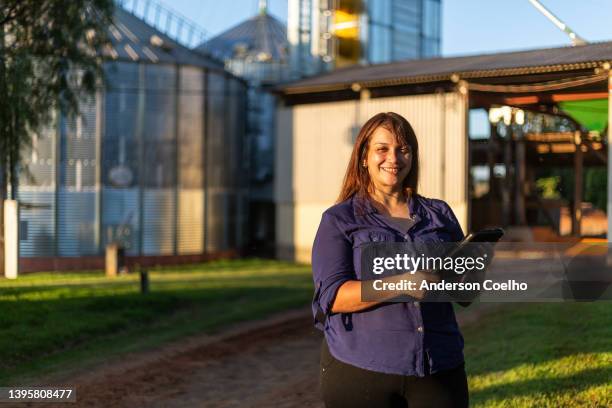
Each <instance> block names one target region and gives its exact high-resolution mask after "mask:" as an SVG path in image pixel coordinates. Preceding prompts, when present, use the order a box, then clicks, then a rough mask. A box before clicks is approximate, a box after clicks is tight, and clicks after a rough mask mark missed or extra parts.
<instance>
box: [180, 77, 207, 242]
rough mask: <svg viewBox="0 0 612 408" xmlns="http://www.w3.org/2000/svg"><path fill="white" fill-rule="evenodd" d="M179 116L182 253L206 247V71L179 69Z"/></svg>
mask: <svg viewBox="0 0 612 408" xmlns="http://www.w3.org/2000/svg"><path fill="white" fill-rule="evenodd" d="M180 75H181V77H180V81H179V84H180V89H179V109H178V112H179V118H178V131H179V133H178V149H179V151H178V160H179V163H178V164H179V168H178V178H179V184H178V189H179V190H178V200H179V202H178V244H177V249H178V253H179V254H190V253H201V252H203V251H204V188H203V187H204V174H203V159H204V157H203V149H204V146H203V142H204V140H203V136H204V135H203V133H204V129H203V127H204V72H203V70H201V69H198V68H192V67H182V68H181V69H180Z"/></svg>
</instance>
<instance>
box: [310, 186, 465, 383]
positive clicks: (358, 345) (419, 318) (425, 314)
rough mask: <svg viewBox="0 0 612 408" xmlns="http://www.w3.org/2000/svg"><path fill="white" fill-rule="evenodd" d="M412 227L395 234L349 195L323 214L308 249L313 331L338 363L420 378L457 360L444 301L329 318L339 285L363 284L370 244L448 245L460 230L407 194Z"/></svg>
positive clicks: (441, 206)
mask: <svg viewBox="0 0 612 408" xmlns="http://www.w3.org/2000/svg"><path fill="white" fill-rule="evenodd" d="M409 208H410V214H411V215H412V216H413V217H414V218H413V219H414V224H413V225H412V227H410V229H409V230H408V231H401V230H400V229H399V228H398V227H397V226H396V225H395V224H393V223H390V222H389V220H388V218H386V217H384V216H382V215H381V214H380V213H379V212H378V211H377V210H376V208H374V206H373V205H372V204H371V202H370V201H369V200H368V199H364V198H360V197H357V196H355V197H353V198H351V199H348V200H346V201H344V202H342V203H339V204H336V205H334V206H333V207H331V208H329V209H328V210H327V211H325V212H324V213H323V217H322V219H321V224H320V225H319V230H318V231H317V236H316V238H315V241H314V245H313V248H312V273H313V278H314V283H315V295H314V298H313V302H312V308H313V314H314V316H315V326H317V327H318V328H319V329H321V330H323V331H324V333H325V338H326V340H327V343H328V345H329V351H330V352H331V354H332V355H333V356H334V357H335V358H336V359H338V360H340V361H343V362H345V363H348V364H351V365H354V366H356V367H360V368H364V369H367V370H372V371H377V372H382V373H389V374H400V375H414V376H419V377H422V376H424V375H426V374H432V373H435V372H438V371H441V370H446V369H451V368H454V367H457V366H458V365H460V364H461V363H463V337H462V336H461V333H460V331H459V327H458V326H457V321H456V320H455V313H454V311H453V307H452V305H451V304H450V303H443V302H438V303H436V302H423V303H419V302H405V303H391V302H389V303H381V304H379V305H376V306H375V307H372V308H369V309H366V310H363V311H360V312H354V313H332V312H331V307H332V304H333V302H334V299H335V297H336V293H337V291H338V288H339V287H340V286H341V285H342V284H343V283H344V282H346V281H348V280H360V279H361V262H360V256H361V249H360V247H361V246H362V245H364V244H365V243H368V242H375V241H389V242H419V241H420V242H432V243H434V242H451V241H460V240H461V239H463V232H462V231H461V227H460V226H459V223H458V222H457V218H456V217H455V215H454V214H453V211H452V210H451V209H450V207H449V206H448V204H446V203H445V202H444V201H441V200H434V199H427V198H424V197H421V196H418V195H417V196H415V197H413V198H412V199H411V200H410V202H409Z"/></svg>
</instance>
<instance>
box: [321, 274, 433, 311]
mask: <svg viewBox="0 0 612 408" xmlns="http://www.w3.org/2000/svg"><path fill="white" fill-rule="evenodd" d="M402 280H408V281H411V282H414V283H415V285H414V286H415V287H416V288H419V287H420V285H421V282H422V281H423V280H426V281H428V282H438V281H439V280H440V278H439V277H438V275H437V274H433V273H430V272H425V271H417V272H416V273H403V274H400V275H396V276H390V277H388V278H384V279H381V281H382V283H398V282H400V281H402ZM372 282H373V281H365V282H362V281H359V280H349V281H346V282H344V283H343V284H342V286H340V287H339V288H338V292H337V293H336V298H335V299H334V302H333V304H332V308H331V312H332V313H352V312H358V311H360V310H365V309H368V308H370V307H372V306H375V305H377V304H379V303H383V302H387V301H390V300H392V299H394V298H396V297H398V296H400V295H407V296H411V297H413V298H415V299H417V300H421V299H423V298H424V297H425V294H426V291H425V290H420V289H415V290H404V291H401V292H399V291H397V290H377V291H376V293H377V295H378V296H379V299H380V300H377V301H371V302H364V301H362V300H361V299H362V295H361V288H362V286H363V285H371V284H372Z"/></svg>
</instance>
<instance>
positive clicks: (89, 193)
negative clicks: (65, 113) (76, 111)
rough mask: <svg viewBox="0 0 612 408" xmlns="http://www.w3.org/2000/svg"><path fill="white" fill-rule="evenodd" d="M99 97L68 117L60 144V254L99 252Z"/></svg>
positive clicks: (58, 213)
mask: <svg viewBox="0 0 612 408" xmlns="http://www.w3.org/2000/svg"><path fill="white" fill-rule="evenodd" d="M97 106H98V104H96V100H95V98H90V99H88V100H87V101H86V102H84V103H82V104H81V106H80V109H81V115H80V116H78V117H75V118H70V119H64V120H63V125H62V127H61V129H62V133H61V136H62V137H61V139H60V140H61V144H60V188H59V191H58V196H57V202H58V208H57V217H58V218H57V219H58V225H57V227H58V228H57V236H58V245H57V248H58V255H59V256H81V255H95V254H97V253H98V237H97V225H96V222H97V217H96V208H97V207H96V201H97V194H98V190H97V186H96V167H97V162H96V158H97V144H98V140H97V138H96V136H97V135H98V132H97V131H96V115H97Z"/></svg>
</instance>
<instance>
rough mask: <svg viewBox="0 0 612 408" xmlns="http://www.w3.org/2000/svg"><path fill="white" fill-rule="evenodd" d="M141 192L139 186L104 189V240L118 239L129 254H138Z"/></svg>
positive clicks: (106, 241) (105, 241)
mask: <svg viewBox="0 0 612 408" xmlns="http://www.w3.org/2000/svg"><path fill="white" fill-rule="evenodd" d="M138 200H139V192H138V189H137V188H112V187H104V188H103V189H102V208H103V209H104V212H103V214H102V220H103V225H102V231H101V235H102V242H103V245H106V244H108V243H110V242H113V241H117V242H120V243H121V245H122V246H123V247H124V248H125V249H126V253H127V254H128V255H138V248H139V241H138V240H139V236H140V234H139V230H138V220H139V218H140V213H139V206H138Z"/></svg>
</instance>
